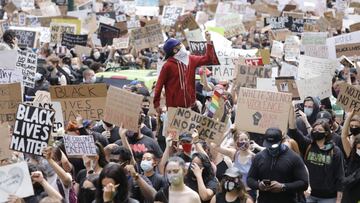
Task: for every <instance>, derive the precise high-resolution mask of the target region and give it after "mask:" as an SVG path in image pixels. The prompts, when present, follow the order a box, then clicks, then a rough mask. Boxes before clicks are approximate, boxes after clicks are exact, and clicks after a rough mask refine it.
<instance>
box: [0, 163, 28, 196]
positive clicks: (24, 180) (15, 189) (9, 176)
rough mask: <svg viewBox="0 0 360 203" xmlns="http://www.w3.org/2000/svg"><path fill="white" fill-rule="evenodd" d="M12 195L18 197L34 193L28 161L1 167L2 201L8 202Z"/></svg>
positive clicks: (0, 187) (0, 188) (0, 190)
mask: <svg viewBox="0 0 360 203" xmlns="http://www.w3.org/2000/svg"><path fill="white" fill-rule="evenodd" d="M10 195H13V196H16V197H17V198H24V197H29V196H32V195H34V189H33V185H32V182H31V177H30V173H29V168H28V164H27V163H26V161H22V162H18V163H14V164H9V165H4V166H1V167H0V202H8V200H9V197H10Z"/></svg>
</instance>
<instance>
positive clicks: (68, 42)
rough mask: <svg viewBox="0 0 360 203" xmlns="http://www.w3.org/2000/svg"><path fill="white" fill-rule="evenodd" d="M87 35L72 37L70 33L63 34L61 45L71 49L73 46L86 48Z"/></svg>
mask: <svg viewBox="0 0 360 203" xmlns="http://www.w3.org/2000/svg"><path fill="white" fill-rule="evenodd" d="M87 40H88V35H74V34H71V33H63V35H62V39H61V45H63V46H66V47H67V48H69V49H71V48H73V47H75V45H80V46H86V44H87Z"/></svg>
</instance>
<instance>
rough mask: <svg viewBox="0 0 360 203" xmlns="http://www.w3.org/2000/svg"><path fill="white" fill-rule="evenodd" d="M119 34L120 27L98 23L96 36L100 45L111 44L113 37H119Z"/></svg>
mask: <svg viewBox="0 0 360 203" xmlns="http://www.w3.org/2000/svg"><path fill="white" fill-rule="evenodd" d="M119 35H120V29H118V28H117V27H113V26H110V25H106V24H103V23H100V25H99V30H98V36H99V38H100V41H101V45H102V46H105V45H112V44H113V39H114V38H117V37H119Z"/></svg>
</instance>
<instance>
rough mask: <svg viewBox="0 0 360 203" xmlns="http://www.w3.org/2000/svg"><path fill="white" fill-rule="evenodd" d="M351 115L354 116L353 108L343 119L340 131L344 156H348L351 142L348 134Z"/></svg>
mask: <svg viewBox="0 0 360 203" xmlns="http://www.w3.org/2000/svg"><path fill="white" fill-rule="evenodd" d="M353 116H354V110H352V111H351V112H350V113H348V116H347V117H346V119H345V122H344V126H343V128H342V131H341V142H342V144H343V147H344V151H345V155H346V157H349V156H350V152H351V144H350V141H349V137H348V134H349V127H350V121H351V119H352V117H353Z"/></svg>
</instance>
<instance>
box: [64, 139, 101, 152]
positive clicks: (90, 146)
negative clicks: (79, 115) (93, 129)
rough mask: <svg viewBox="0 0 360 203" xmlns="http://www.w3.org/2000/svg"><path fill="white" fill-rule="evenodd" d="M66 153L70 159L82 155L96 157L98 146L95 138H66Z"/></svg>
mask: <svg viewBox="0 0 360 203" xmlns="http://www.w3.org/2000/svg"><path fill="white" fill-rule="evenodd" d="M64 144H65V151H66V154H67V155H68V156H69V157H81V156H82V155H87V156H95V155H97V153H96V146H95V142H94V138H93V136H91V135H90V136H89V135H81V136H72V135H65V136H64Z"/></svg>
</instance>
